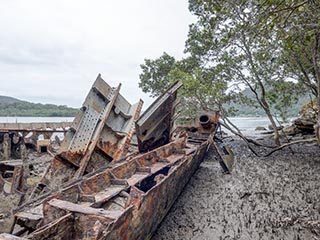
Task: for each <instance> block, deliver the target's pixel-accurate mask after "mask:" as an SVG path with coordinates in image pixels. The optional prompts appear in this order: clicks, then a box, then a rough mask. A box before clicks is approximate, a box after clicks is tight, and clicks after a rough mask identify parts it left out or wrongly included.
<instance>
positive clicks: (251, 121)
mask: <svg viewBox="0 0 320 240" xmlns="http://www.w3.org/2000/svg"><path fill="white" fill-rule="evenodd" d="M230 120H231V121H232V123H234V124H235V125H236V126H237V127H238V128H239V129H240V130H241V131H242V132H243V133H244V134H245V135H249V136H253V135H257V134H258V133H259V132H256V131H255V128H256V127H258V126H261V127H265V128H266V129H268V126H269V125H270V122H269V120H268V118H266V117H232V118H230ZM72 121H73V118H72V117H0V122H1V123H14V122H17V123H29V122H72ZM224 131H226V132H228V131H227V130H225V129H224Z"/></svg>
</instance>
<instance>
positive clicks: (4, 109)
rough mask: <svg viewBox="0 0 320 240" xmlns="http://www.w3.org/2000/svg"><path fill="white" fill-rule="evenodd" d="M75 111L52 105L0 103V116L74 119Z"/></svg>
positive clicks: (20, 102)
mask: <svg viewBox="0 0 320 240" xmlns="http://www.w3.org/2000/svg"><path fill="white" fill-rule="evenodd" d="M77 111H78V110H77V109H74V108H69V107H67V106H57V105H53V104H40V103H30V102H24V101H19V102H14V103H5V102H2V103H0V116H25V117H74V116H75V115H76V113H77Z"/></svg>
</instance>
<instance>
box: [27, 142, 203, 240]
mask: <svg viewBox="0 0 320 240" xmlns="http://www.w3.org/2000/svg"><path fill="white" fill-rule="evenodd" d="M181 144H182V143H181V142H178V143H177V142H173V143H169V144H168V145H166V146H163V147H162V149H157V150H155V151H152V152H150V153H148V154H144V155H142V156H138V157H136V158H134V159H132V160H130V161H128V162H125V163H123V164H120V165H118V166H115V167H114V168H113V169H111V170H106V171H105V172H103V173H99V174H97V175H95V176H92V177H91V178H88V179H86V180H83V181H81V182H79V183H76V184H74V185H73V186H70V187H68V188H66V189H64V190H62V191H61V192H60V193H58V194H56V195H55V196H51V197H50V198H49V199H47V200H46V201H45V202H44V207H43V213H44V218H43V219H44V221H43V222H42V224H44V225H43V226H42V227H40V228H39V229H37V230H36V231H34V232H33V233H31V234H30V235H28V236H26V238H27V239H150V238H151V236H152V234H153V232H154V231H155V230H156V229H157V226H158V225H159V223H160V222H161V221H162V219H163V218H164V217H165V216H166V214H167V212H168V211H169V209H170V208H171V206H172V204H173V203H174V201H175V200H176V198H177V197H178V196H179V194H180V193H181V191H182V190H183V188H184V187H185V185H186V184H187V182H188V181H189V179H190V178H191V176H192V175H193V173H194V171H195V170H196V169H197V168H198V166H199V164H200V163H201V161H202V159H203V156H204V154H205V151H206V143H203V144H202V145H200V146H195V145H190V146H189V148H177V146H178V147H179V145H181ZM172 151H173V152H175V151H176V152H178V153H179V154H176V153H172V154H171V152H172ZM165 152H167V153H168V152H169V153H170V155H168V156H165V155H166V153H165ZM182 152H184V153H183V154H181V153H182ZM151 155H154V157H153V158H150V156H151ZM161 155H163V156H164V157H165V158H163V159H162V158H159V157H160V156H161ZM146 159H149V160H146ZM157 159H158V161H157ZM159 160H160V161H161V162H159ZM165 160H167V162H165ZM137 162H139V163H140V164H142V163H143V162H144V165H140V164H138V165H139V166H140V167H138V168H140V169H137V167H133V168H132V166H133V165H136V164H137ZM152 162H154V163H152ZM147 166H148V167H147ZM130 169H131V170H130ZM133 169H135V170H133ZM147 169H150V172H149V173H148V174H141V173H142V171H148V170H147ZM137 170H139V171H141V172H137ZM110 176H113V177H114V178H111V182H112V183H111V185H109V186H108V187H106V186H103V185H102V184H99V183H101V180H102V179H103V180H104V181H105V183H106V185H108V184H109V181H110ZM116 176H118V177H116ZM124 176H127V178H122V177H124ZM157 177H158V178H159V179H157ZM130 184H132V185H130ZM153 184H155V185H153ZM115 186H117V187H118V191H117V192H116V193H113V194H111V189H112V188H113V189H115V188H117V187H115ZM94 188H95V189H94ZM80 189H81V190H80ZM108 190H110V191H109V193H110V194H109V195H108V194H106V195H105V196H104V198H105V199H104V200H105V202H104V201H103V200H101V199H102V198H103V197H102V196H101V195H102V194H101V193H102V192H104V193H106V192H108ZM81 191H82V193H81ZM92 191H94V192H92ZM89 193H91V194H89ZM85 195H86V197H85ZM89 195H91V196H92V198H90V196H89ZM86 198H87V199H86ZM90 199H95V200H93V201H92V202H86V201H90ZM120 199H122V200H124V201H120ZM99 200H100V202H99ZM70 204H72V205H71V206H69V205H70ZM113 204H118V206H115V205H114V206H112V205H113ZM85 206H86V207H85ZM96 206H99V207H98V208H96Z"/></svg>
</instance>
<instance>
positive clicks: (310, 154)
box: [152, 139, 320, 240]
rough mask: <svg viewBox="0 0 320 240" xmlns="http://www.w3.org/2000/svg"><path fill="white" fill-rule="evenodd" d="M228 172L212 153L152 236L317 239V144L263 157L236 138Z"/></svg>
mask: <svg viewBox="0 0 320 240" xmlns="http://www.w3.org/2000/svg"><path fill="white" fill-rule="evenodd" d="M230 144H231V146H232V147H233V151H234V152H235V153H236V161H235V164H234V169H233V171H232V174H227V175H226V174H223V173H222V171H221V168H220V166H219V163H218V162H217V161H215V160H214V159H213V156H212V153H211V152H209V153H208V154H207V158H206V159H205V160H204V162H203V163H202V164H201V166H200V168H199V169H198V170H197V172H196V173H195V175H194V176H193V177H192V179H191V180H190V182H189V183H188V185H187V186H186V188H185V189H184V191H183V192H182V194H181V196H180V197H179V199H178V200H177V201H176V202H175V204H174V205H173V207H172V209H171V210H170V212H169V214H168V215H167V216H166V218H165V219H164V221H163V222H162V223H161V225H160V227H159V228H158V230H157V231H156V233H155V235H154V236H153V238H152V240H164V239H219V240H220V239H243V240H248V239H266V240H267V239H286V240H287V239H288V240H289V239H290V240H298V239H320V201H319V199H320V198H319V197H320V148H319V146H317V145H316V144H300V145H295V146H294V147H292V150H293V152H291V151H290V149H288V148H287V149H284V150H282V151H278V152H276V153H274V154H273V155H271V156H269V157H267V158H264V157H256V156H254V155H253V154H252V153H251V152H250V151H249V150H248V149H247V147H246V146H245V145H244V143H243V142H242V141H240V140H237V139H236V140H234V141H230Z"/></svg>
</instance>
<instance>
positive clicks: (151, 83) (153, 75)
mask: <svg viewBox="0 0 320 240" xmlns="http://www.w3.org/2000/svg"><path fill="white" fill-rule="evenodd" d="M175 65H176V60H175V59H174V57H171V56H170V55H168V54H167V53H163V55H162V56H161V57H159V58H158V59H156V60H151V59H145V64H141V65H140V67H141V68H142V73H141V74H140V82H139V87H140V88H141V89H142V91H143V92H150V93H151V97H156V96H159V95H160V94H161V93H162V91H163V90H164V89H166V88H167V87H169V86H170V83H171V80H170V79H169V77H168V74H169V72H170V71H171V70H172V69H174V68H175Z"/></svg>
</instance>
